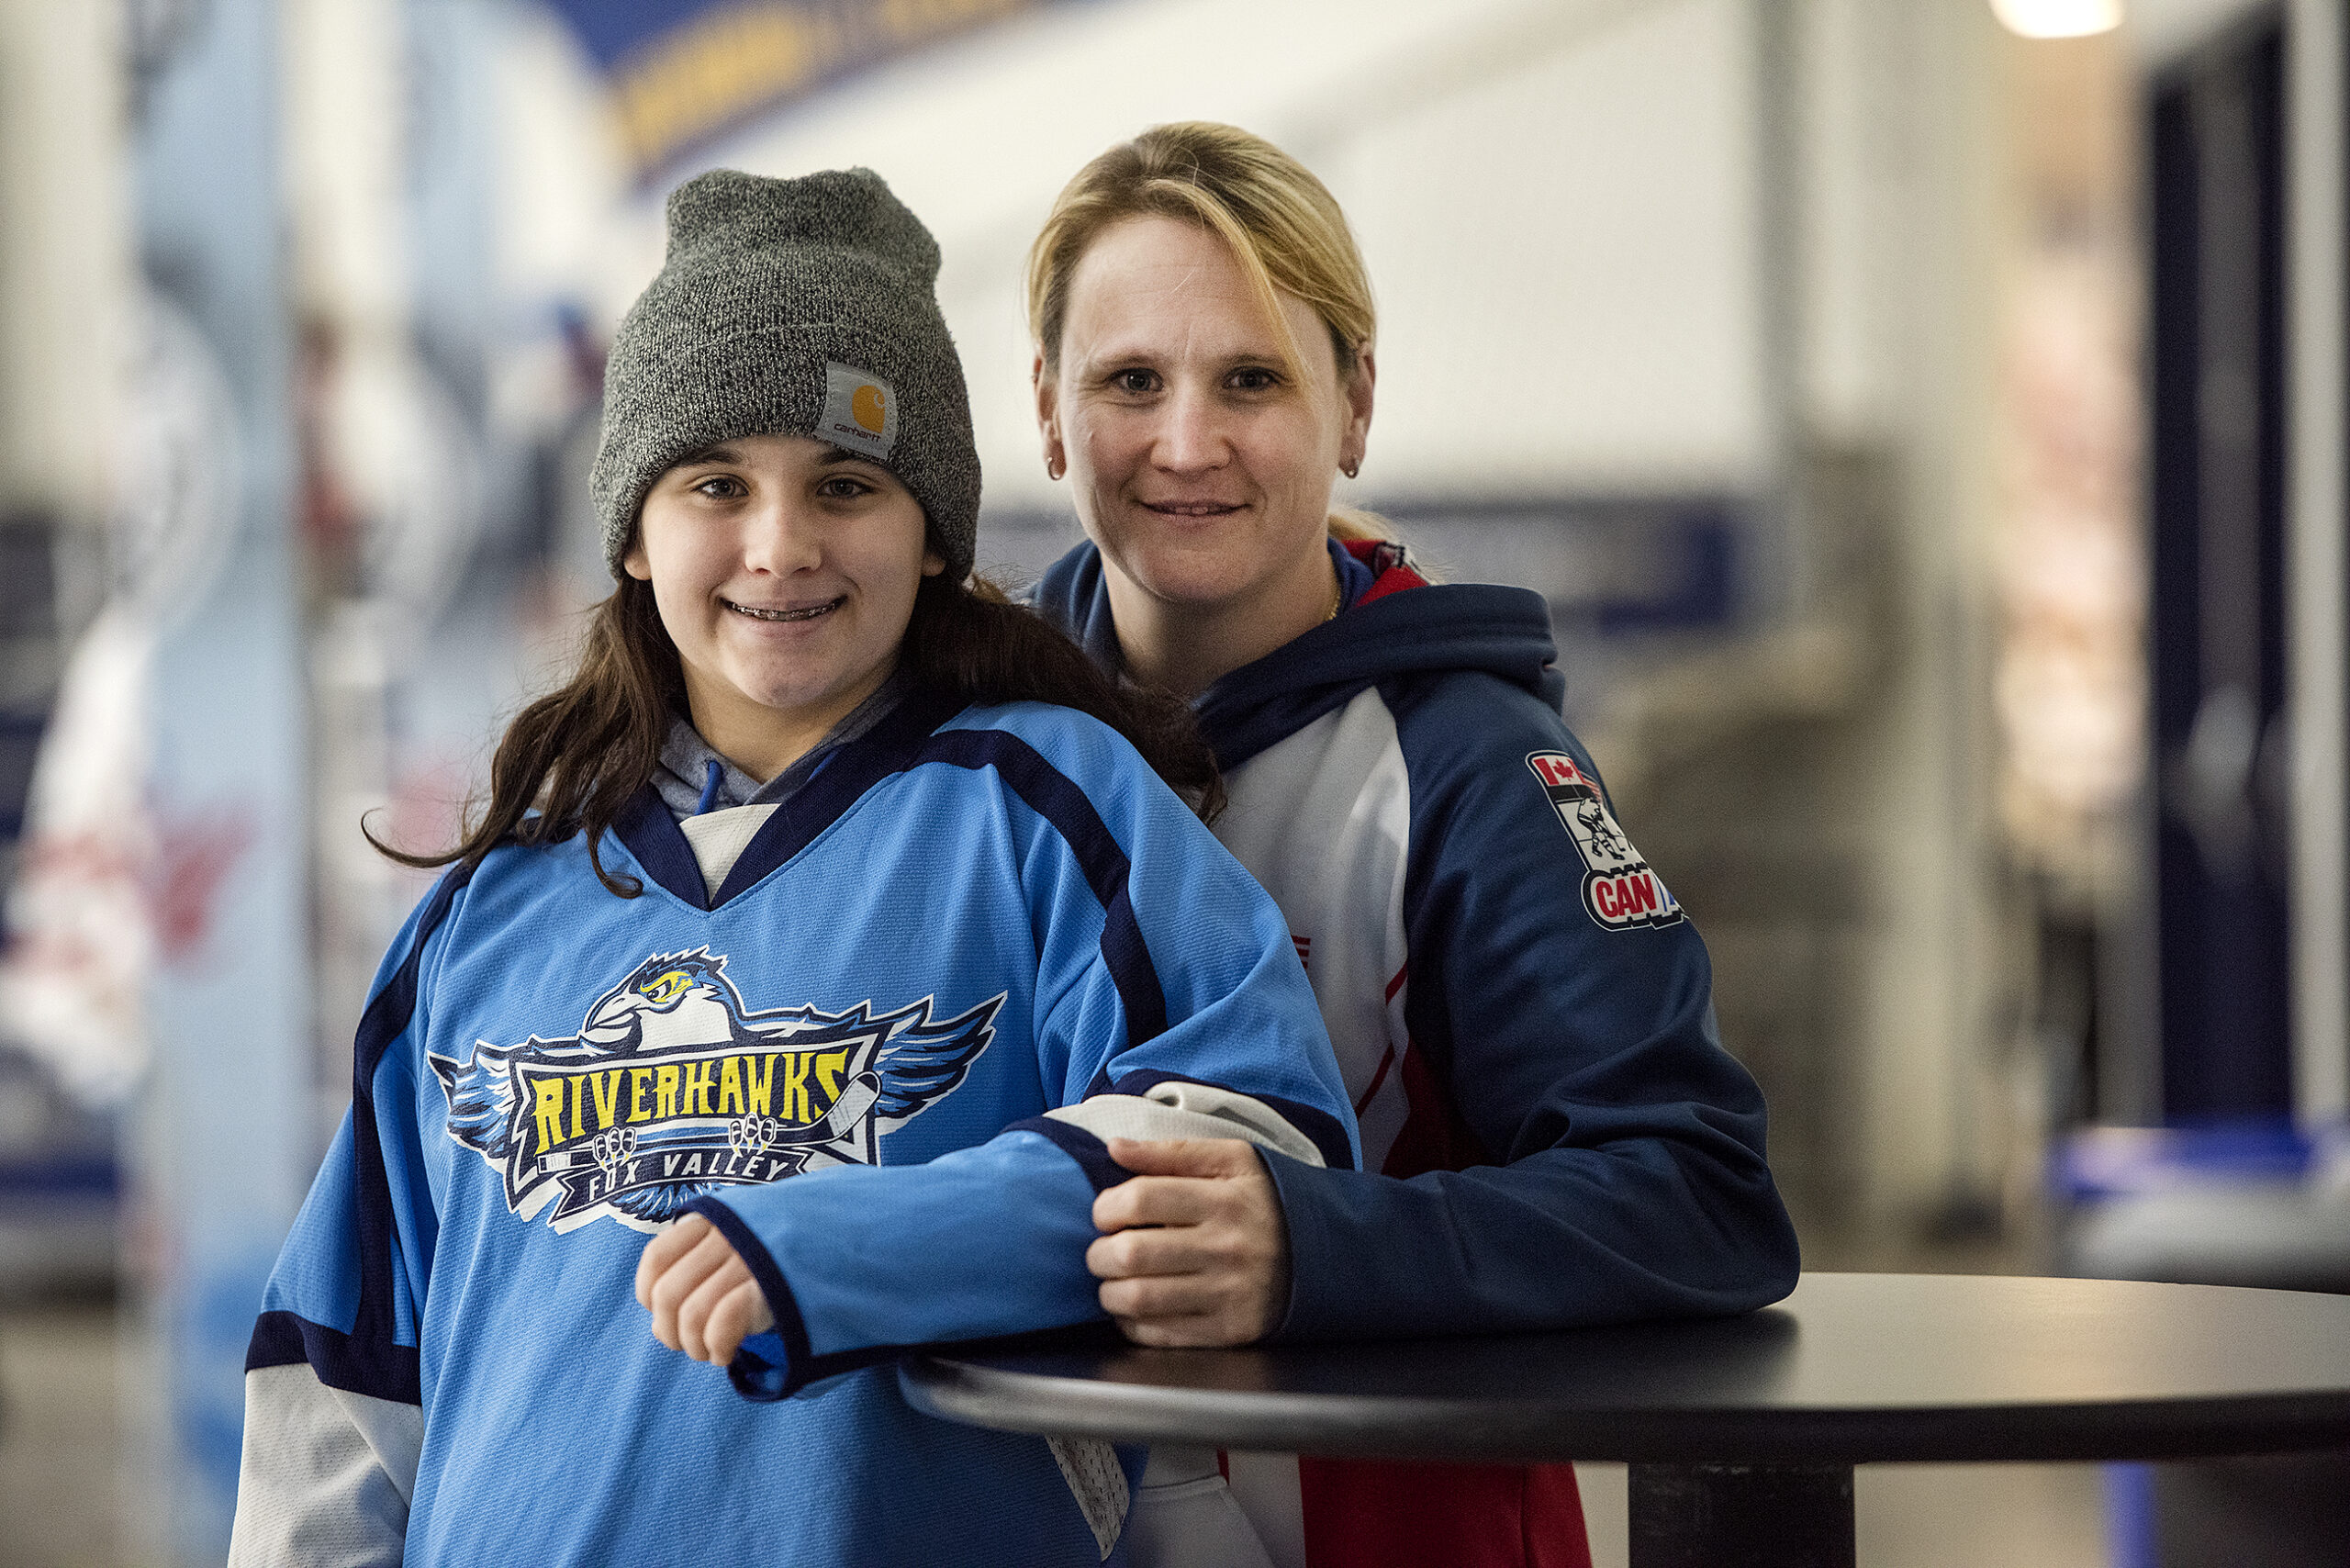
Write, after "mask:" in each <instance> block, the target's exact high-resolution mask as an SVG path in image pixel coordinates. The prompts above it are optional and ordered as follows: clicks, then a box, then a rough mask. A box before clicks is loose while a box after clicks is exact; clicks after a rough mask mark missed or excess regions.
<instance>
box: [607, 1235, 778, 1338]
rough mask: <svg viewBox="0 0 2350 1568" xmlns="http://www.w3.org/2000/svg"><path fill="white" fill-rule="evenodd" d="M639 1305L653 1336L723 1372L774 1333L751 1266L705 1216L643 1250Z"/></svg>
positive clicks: (638, 1263) (638, 1268) (771, 1317)
mask: <svg viewBox="0 0 2350 1568" xmlns="http://www.w3.org/2000/svg"><path fill="white" fill-rule="evenodd" d="M636 1300H637V1305H640V1306H643V1307H645V1308H647V1309H648V1310H650V1311H651V1312H652V1314H653V1337H654V1338H655V1339H658V1340H660V1341H661V1342H662V1343H663V1344H665V1345H666V1346H668V1347H669V1349H671V1350H683V1351H684V1352H685V1353H686V1354H688V1355H689V1356H691V1357H692V1358H693V1359H694V1360H696V1361H709V1362H711V1364H712V1365H714V1366H724V1365H725V1364H726V1363H727V1362H729V1361H733V1359H734V1352H735V1351H736V1350H740V1349H742V1347H743V1341H744V1340H745V1339H747V1338H750V1337H751V1336H752V1335H754V1334H758V1333H764V1332H765V1331H766V1330H767V1329H769V1328H772V1327H775V1314H774V1313H773V1312H771V1311H769V1310H768V1309H767V1295H766V1294H765V1293H764V1292H762V1291H761V1290H760V1289H759V1284H758V1282H757V1281H756V1280H754V1279H753V1278H751V1270H750V1265H748V1264H746V1263H744V1261H743V1257H742V1254H741V1253H739V1252H737V1251H735V1250H734V1249H733V1245H732V1244H731V1243H729V1242H728V1241H727V1239H726V1238H725V1237H724V1236H723V1235H722V1234H721V1233H720V1231H719V1229H718V1227H717V1226H714V1225H712V1224H711V1223H710V1221H708V1220H706V1219H704V1218H703V1217H702V1216H701V1215H687V1216H686V1217H685V1218H683V1219H681V1220H679V1221H678V1222H677V1224H675V1225H673V1226H670V1227H669V1228H668V1229H666V1230H665V1231H663V1232H662V1233H661V1234H660V1235H658V1236H656V1237H655V1238H653V1239H652V1240H651V1241H648V1242H646V1243H645V1244H644V1255H643V1257H641V1258H639V1259H638V1260H636Z"/></svg>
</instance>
